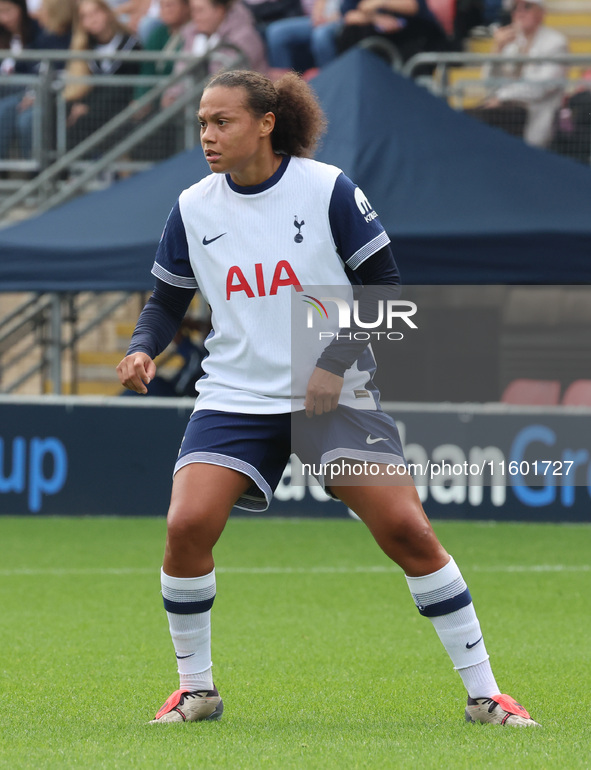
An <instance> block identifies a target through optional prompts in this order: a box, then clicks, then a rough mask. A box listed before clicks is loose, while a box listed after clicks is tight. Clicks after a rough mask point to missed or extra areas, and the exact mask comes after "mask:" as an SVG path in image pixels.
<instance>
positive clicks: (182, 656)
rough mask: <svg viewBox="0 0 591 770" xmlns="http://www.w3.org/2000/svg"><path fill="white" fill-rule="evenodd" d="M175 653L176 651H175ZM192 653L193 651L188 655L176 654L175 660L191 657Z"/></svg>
mask: <svg viewBox="0 0 591 770" xmlns="http://www.w3.org/2000/svg"><path fill="white" fill-rule="evenodd" d="M175 655H176V652H175ZM193 655H195V653H194V652H192V653H190V655H176V657H177V660H184V659H185V658H192V657H193Z"/></svg>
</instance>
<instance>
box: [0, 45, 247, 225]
mask: <svg viewBox="0 0 591 770" xmlns="http://www.w3.org/2000/svg"><path fill="white" fill-rule="evenodd" d="M1 57H2V52H0V58H1ZM15 58H22V59H25V60H29V61H31V60H33V61H38V60H42V61H43V66H42V67H40V72H39V75H38V76H33V75H28V76H21V75H18V76H17V75H11V76H9V77H7V78H5V79H0V95H1V93H2V86H3V85H4V83H3V80H4V81H5V84H6V85H10V87H12V86H13V85H14V86H20V87H21V88H22V89H23V91H24V89H25V88H28V89H32V90H33V91H34V93H35V105H34V107H33V108H32V109H33V151H32V154H31V157H30V158H24V157H19V156H18V147H15V148H14V150H13V156H12V157H10V158H0V171H8V172H10V171H19V172H20V171H25V172H27V171H28V172H33V174H35V176H34V178H33V179H31V180H29V181H27V180H25V182H24V183H23V180H22V179H16V180H14V185H13V187H12V188H10V186H8V191H9V193H10V192H12V191H13V190H14V189H15V188H16V191H15V192H13V194H11V195H10V194H9V195H8V197H7V198H6V199H5V200H4V201H2V203H1V204H0V218H1V217H2V216H5V215H6V214H7V213H8V212H9V211H10V210H11V209H13V208H14V207H15V206H17V205H19V204H23V203H24V202H26V201H28V200H31V201H32V204H33V205H34V206H35V210H36V213H41V212H42V211H45V210H47V209H49V208H51V207H53V206H55V205H58V204H60V203H63V202H64V201H66V200H68V199H69V198H71V197H72V196H73V195H75V194H76V193H77V192H79V191H81V190H85V189H87V186H88V184H89V183H90V182H91V181H92V180H94V179H96V178H97V177H99V176H100V175H101V174H102V173H103V172H104V171H105V170H110V171H115V172H116V171H124V172H125V173H129V172H130V171H135V170H140V169H142V168H146V166H149V165H150V164H151V163H153V162H155V161H156V160H161V159H162V157H161V155H162V153H161V151H160V149H161V148H159V147H155V146H154V147H153V148H152V151H151V148H150V145H149V142H148V140H149V138H150V137H158V132H160V131H162V130H163V129H164V128H165V127H167V126H168V127H170V128H171V129H172V130H173V131H174V128H175V127H176V128H177V129H180V130H178V134H179V135H180V141H179V143H178V144H173V145H172V146H171V147H170V153H169V154H170V155H172V154H174V153H175V152H179V151H181V150H183V149H190V148H192V147H193V146H195V144H196V142H197V134H198V132H197V130H196V121H195V117H194V116H195V105H196V103H198V100H199V96H200V94H201V93H202V91H203V88H204V86H205V84H206V82H207V78H208V74H207V70H208V64H209V62H210V61H211V60H212V59H215V60H216V62H217V63H218V64H219V65H220V66H221V67H222V68H224V69H228V68H239V67H243V66H245V64H246V60H245V57H244V55H243V54H242V52H241V51H239V50H238V49H237V48H236V47H235V46H232V45H228V44H226V43H224V44H223V46H219V47H218V48H215V49H212V51H210V52H208V54H207V55H206V56H204V57H200V58H196V57H195V56H193V55H191V54H186V53H170V52H166V53H164V52H145V51H131V52H125V53H113V54H108V55H106V56H105V57H101V58H108V59H117V60H120V61H122V62H128V61H133V62H138V63H139V62H145V61H152V62H163V61H171V60H172V61H174V62H184V63H185V65H186V66H185V68H184V70H183V71H182V72H177V73H174V72H173V73H172V74H171V75H169V76H158V75H155V76H146V75H134V76H124V75H111V76H104V75H89V76H85V77H72V76H70V75H68V74H67V73H66V72H65V71H63V70H62V71H59V72H56V71H55V70H54V67H53V65H54V64H55V63H56V62H57V63H61V64H62V65H63V62H64V61H67V60H69V59H76V60H78V59H84V60H94V59H96V54H95V53H93V52H89V51H84V52H70V51H43V52H39V51H23V52H22V53H20V54H18V55H16V57H15ZM72 83H76V84H82V85H88V86H91V87H92V88H93V89H97V90H100V89H101V88H102V89H111V91H110V93H114V91H113V89H126V90H127V93H128V94H129V103H128V104H127V106H125V107H124V108H123V109H120V110H118V111H117V112H116V113H115V114H109V115H107V116H105V120H104V121H102V120H101V116H100V115H99V116H95V119H97V130H96V131H93V132H92V133H91V134H90V135H89V136H87V137H85V138H83V139H82V140H81V141H79V142H78V143H77V144H76V145H75V146H70V145H69V143H68V138H67V132H68V127H67V118H66V116H67V110H68V105H67V103H66V101H65V99H64V89H65V88H66V86H67V85H68V84H72ZM179 85H181V86H183V87H182V88H180V89H179V90H180V94H179V95H178V97H177V98H176V99H175V101H173V102H172V104H170V105H168V106H167V107H166V108H164V109H160V100H161V97H162V95H163V94H164V93H165V92H166V91H167V90H168V89H170V88H172V87H175V86H179ZM135 88H147V89H148V90H147V91H146V92H145V93H144V94H142V95H140V96H139V97H138V98H137V99H134V98H133V90H134V89H135ZM146 113H147V115H146ZM52 122H53V129H52ZM140 145H141V146H142V148H143V153H142V158H141V159H139V160H137V159H134V158H133V155H131V156H128V157H124V156H126V154H128V153H132V152H133V150H134V149H135V148H137V147H138V146H140ZM122 157H123V158H124V159H123V160H121V159H122ZM64 178H65V179H64ZM2 187H4V190H5V191H6V189H7V185H6V184H4V185H0V191H1V190H2Z"/></svg>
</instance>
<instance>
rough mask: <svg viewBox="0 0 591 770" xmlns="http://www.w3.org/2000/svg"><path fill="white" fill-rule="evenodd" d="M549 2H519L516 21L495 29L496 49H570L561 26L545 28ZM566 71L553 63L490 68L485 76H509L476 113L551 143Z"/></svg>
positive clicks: (547, 52)
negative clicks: (545, 15)
mask: <svg viewBox="0 0 591 770" xmlns="http://www.w3.org/2000/svg"><path fill="white" fill-rule="evenodd" d="M544 13H545V4H544V0H516V1H515V3H514V5H513V8H512V13H511V23H510V24H508V25H506V26H504V27H499V28H498V29H496V30H495V32H494V51H495V53H500V54H502V55H503V56H506V57H507V58H510V57H511V56H520V55H521V56H524V55H526V56H554V55H560V54H567V53H568V42H567V39H566V38H565V36H564V35H563V34H562V33H561V32H559V31H558V30H555V29H551V28H550V27H546V26H544ZM564 76H565V69H564V67H563V66H562V65H561V64H554V63H552V62H547V63H542V64H512V63H510V62H507V64H497V65H491V66H487V67H486V68H485V71H484V73H483V77H484V78H504V79H507V80H509V81H510V82H507V83H506V84H504V85H501V86H500V87H499V88H497V89H495V91H494V92H493V93H492V94H491V95H490V96H489V97H488V98H487V99H486V101H485V102H484V103H483V104H482V105H481V106H480V107H477V108H476V109H473V110H468V111H467V112H469V113H470V114H471V115H472V116H473V117H476V118H478V119H479V120H482V121H484V122H485V123H488V124H489V125H492V126H496V127H497V128H502V129H504V130H505V131H507V132H508V133H510V134H513V135H514V136H519V137H523V138H524V139H525V141H526V142H528V143H529V144H532V145H534V146H537V147H546V146H547V145H548V144H549V143H550V141H551V139H552V136H553V133H554V125H555V118H556V114H557V111H558V109H559V107H560V103H561V100H562V93H563V86H562V83H561V81H562V80H563V79H564Z"/></svg>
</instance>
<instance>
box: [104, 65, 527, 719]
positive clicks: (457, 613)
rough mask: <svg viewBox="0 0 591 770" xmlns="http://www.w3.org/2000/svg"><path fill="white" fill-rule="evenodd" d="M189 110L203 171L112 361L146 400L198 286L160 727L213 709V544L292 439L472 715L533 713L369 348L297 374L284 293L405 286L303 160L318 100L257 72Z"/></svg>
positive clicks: (380, 240)
mask: <svg viewBox="0 0 591 770" xmlns="http://www.w3.org/2000/svg"><path fill="white" fill-rule="evenodd" d="M198 119H199V123H200V126H201V144H202V147H203V151H204V153H205V157H206V159H207V162H208V163H209V166H210V168H211V170H212V172H213V173H212V174H211V175H209V176H207V177H206V178H205V179H203V180H201V181H200V182H198V183H197V184H195V185H193V186H192V187H191V188H189V189H188V190H185V191H184V192H183V193H182V194H181V196H180V198H179V200H178V202H177V203H176V205H175V206H174V208H173V209H172V211H171V213H170V215H169V217H168V220H167V223H166V227H165V229H164V233H163V236H162V239H161V242H160V245H159V247H158V251H157V254H156V261H155V264H154V267H153V270H152V272H153V274H154V276H155V278H156V285H155V288H154V292H153V295H152V297H151V298H150V299H149V300H148V302H147V304H146V306H145V307H144V309H143V311H142V313H141V315H140V318H139V321H138V324H137V327H136V329H135V331H134V334H133V337H132V341H131V345H130V348H129V351H128V355H127V356H126V357H125V358H124V359H123V361H121V363H120V364H119V366H118V367H117V370H118V374H119V378H120V381H121V383H122V384H123V385H124V386H126V387H127V388H129V389H131V390H134V391H136V392H138V393H145V392H146V390H147V389H146V385H147V384H148V383H149V382H150V380H151V379H152V378H153V377H154V375H155V372H156V366H155V364H154V361H153V359H154V358H155V357H156V356H157V355H158V354H159V353H160V352H161V351H162V350H163V349H164V348H165V347H166V345H167V344H168V343H169V342H170V340H171V339H172V337H173V335H174V333H175V332H176V330H177V328H178V326H179V324H180V322H181V320H182V318H183V315H184V313H185V312H186V310H187V307H188V305H189V303H190V301H191V298H192V297H193V294H194V292H195V290H196V288H197V287H199V289H200V291H201V292H202V294H203V296H204V298H205V300H206V301H207V303H208V304H209V305H210V307H211V310H212V325H213V331H212V333H211V334H210V336H209V337H208V339H207V342H206V346H207V348H208V351H209V356H208V358H207V359H206V360H205V361H204V364H203V368H204V370H205V372H206V374H205V376H204V377H202V378H201V379H200V380H199V381H198V384H197V390H198V393H199V395H198V397H197V400H196V404H195V410H194V412H193V414H192V416H191V418H190V421H189V424H188V427H187V430H186V433H185V436H184V438H183V441H182V444H181V450H180V453H179V456H178V459H177V462H176V466H175V475H174V481H173V487H172V496H171V502H170V508H169V512H168V530H167V540H166V549H165V555H164V564H163V568H162V574H161V580H162V596H163V598H164V606H165V609H166V611H167V613H168V621H169V625H170V632H171V636H172V640H173V644H174V648H175V653H176V657H177V660H178V668H179V674H180V689H178V690H177V691H176V692H174V693H173V694H172V695H171V696H170V697H169V698H168V700H167V701H166V703H165V704H164V705H163V706H162V708H161V709H160V711H158V713H157V714H156V717H155V719H154V720H153V721H154V722H157V723H158V722H181V721H198V720H203V719H219V718H220V716H221V713H222V710H223V704H222V700H221V698H220V696H219V693H218V691H217V690H216V688H215V686H214V683H213V680H212V674H211V638H210V637H211V634H210V612H211V607H212V604H213V601H214V598H215V593H216V588H215V585H216V584H215V570H214V561H213V556H212V549H213V547H214V545H215V543H216V542H217V540H218V538H219V537H220V535H221V533H222V531H223V529H224V526H225V524H226V521H227V519H228V516H229V514H230V511H231V509H232V507H233V506H234V505H237V506H239V507H242V508H247V509H250V510H255V511H256V510H259V511H260V510H264V509H265V508H266V507H267V506H268V504H269V501H270V499H271V497H272V493H273V490H274V488H275V487H276V485H277V484H278V482H279V480H280V478H281V475H282V472H283V470H284V467H285V465H286V463H287V460H288V458H289V455H290V452H291V451H292V450H293V451H295V452H296V454H298V455H299V456H300V458H301V459H302V461H304V462H306V463H310V464H311V465H313V466H315V467H318V466H319V465H323V466H328V468H329V476H330V479H328V478H326V477H325V478H324V482H325V486H326V488H327V491H329V493H330V494H331V495H333V496H334V497H336V498H338V499H340V500H342V501H343V502H344V503H345V504H346V505H347V506H349V508H351V509H352V510H353V511H355V513H357V514H358V515H359V517H360V518H361V519H362V520H363V521H364V522H365V524H366V525H367V526H368V527H369V529H370V531H371V533H372V534H373V536H374V537H375V539H376V541H377V543H378V544H379V545H380V547H381V548H382V549H383V550H384V552H385V553H386V554H387V555H388V556H389V557H390V558H391V559H393V560H394V561H395V562H396V563H397V564H399V565H400V566H401V567H402V569H403V570H404V572H405V574H406V579H407V582H408V585H409V588H410V591H411V594H412V597H413V599H414V601H415V604H416V605H417V607H418V610H419V612H420V613H421V614H422V615H426V616H427V617H429V618H430V619H431V621H432V622H433V625H434V626H435V629H436V631H437V633H438V635H439V637H440V639H441V641H442V642H443V645H444V646H445V649H446V650H447V652H448V653H449V655H450V657H451V659H452V661H453V663H454V666H455V668H456V669H457V670H458V672H459V674H460V676H461V678H462V680H463V682H464V684H465V686H466V689H467V691H468V704H467V706H466V712H465V715H466V719H467V720H468V721H476V722H496V723H500V724H507V725H535V724H537V723H536V722H534V721H533V720H532V719H531V718H530V717H529V714H528V713H527V711H525V709H524V708H523V707H522V706H520V705H519V704H518V703H517V702H516V701H514V700H513V698H511V697H509V696H508V695H500V694H499V688H498V686H497V684H496V682H495V679H494V676H493V673H492V671H491V667H490V664H489V659H488V654H487V652H486V649H485V645H484V641H483V638H482V632H481V630H480V625H479V622H478V619H477V617H476V613H475V611H474V607H473V604H472V599H471V597H470V593H469V591H468V588H467V586H466V583H465V582H464V579H463V578H462V575H461V573H460V571H459V569H458V567H457V566H456V564H455V562H454V560H453V559H452V558H451V557H450V555H449V554H448V553H447V552H446V551H445V550H444V548H443V547H442V546H441V544H440V543H439V542H438V540H437V537H436V536H435V533H434V532H433V530H432V528H431V526H430V524H429V521H428V520H427V517H426V515H425V513H424V511H423V509H422V506H421V503H420V501H419V498H418V495H417V492H416V490H415V487H414V485H413V483H412V479H411V478H410V476H409V475H408V474H406V471H405V467H404V465H405V461H404V457H403V452H402V448H401V445H400V439H399V436H398V431H397V428H396V425H395V424H394V422H393V421H392V420H391V419H390V418H389V417H388V416H387V415H385V414H384V413H383V412H382V411H381V409H380V407H379V400H378V399H379V397H378V395H377V391H376V390H375V388H374V386H373V383H372V372H373V363H374V362H373V356H372V354H371V350H370V349H369V348H368V347H367V343H366V342H361V343H359V342H354V341H348V340H347V339H346V335H342V337H341V338H340V339H337V338H336V337H335V338H333V339H332V341H331V342H330V344H328V345H326V347H325V348H324V349H323V350H322V351H321V352H320V354H319V355H318V357H317V358H316V357H315V358H314V359H313V360H312V361H310V362H309V367H308V369H307V371H305V372H304V375H305V376H304V385H303V387H301V390H300V389H299V388H298V385H297V379H298V376H299V375H301V370H302V368H303V367H302V366H301V365H299V364H298V367H297V368H298V372H296V373H295V375H294V372H293V371H292V369H293V367H292V365H291V360H290V351H291V347H292V346H291V336H290V324H291V319H290V315H289V312H286V307H289V302H290V300H291V302H292V304H294V303H297V302H301V300H302V298H303V297H302V289H303V287H304V286H328V287H343V288H344V289H345V290H347V288H348V289H351V288H352V285H353V284H355V285H362V286H363V288H362V294H365V292H366V291H367V294H366V298H367V299H369V300H371V299H372V298H374V297H375V296H380V294H379V293H380V292H383V291H385V290H386V288H385V287H392V286H395V285H396V284H397V283H398V271H397V268H396V265H395V263H394V259H393V256H392V253H391V251H390V247H389V245H388V244H389V239H388V236H387V235H386V233H385V231H384V230H383V228H382V226H381V224H380V222H379V219H378V218H377V215H376V214H375V212H374V211H373V210H372V208H371V206H370V204H369V202H368V201H367V198H366V197H365V196H364V195H363V193H362V192H361V191H360V190H359V188H357V187H356V186H355V185H354V184H353V183H352V182H351V181H350V180H349V179H348V178H347V177H346V176H345V175H344V174H343V173H342V172H341V171H340V169H338V168H335V167H334V166H328V165H325V164H323V163H318V162H316V161H313V160H311V159H309V155H310V154H311V153H312V150H313V149H314V146H315V144H316V141H317V139H318V138H319V136H320V134H321V132H322V130H323V128H324V118H323V115H322V112H321V110H320V107H319V105H318V104H317V102H316V100H315V97H314V96H313V94H312V92H311V90H310V89H309V87H308V86H307V85H306V84H305V83H304V82H303V81H301V80H300V79H299V78H298V77H297V76H296V75H294V74H289V75H286V76H284V77H283V78H282V79H281V80H279V81H278V82H277V83H276V84H273V83H272V82H271V81H270V80H268V79H267V78H266V77H265V76H263V75H261V74H259V73H255V72H245V71H234V72H226V73H222V74H220V75H217V76H216V77H214V78H213V79H212V80H211V81H210V83H209V85H208V86H207V88H206V90H205V92H204V94H203V97H202V99H201V104H200V107H199V113H198ZM376 292H377V293H376ZM312 299H314V297H312ZM369 304H371V302H370V303H369ZM374 307H375V305H374ZM360 316H361V318H362V317H363V310H360ZM374 316H375V311H374ZM315 356H316V354H315ZM300 363H301V362H300ZM294 383H295V385H294ZM304 428H307V429H304ZM347 460H348V461H351V460H353V461H361V460H366V461H372V462H373V463H375V464H376V467H379V468H380V469H382V470H383V471H384V473H387V472H388V471H387V469H388V468H392V467H396V468H397V469H398V471H399V476H398V478H399V479H402V481H403V483H397V484H389V485H379V484H378V485H376V484H375V483H374V481H373V480H372V479H371V478H370V477H369V476H368V477H367V478H356V479H351V478H348V476H347V471H346V465H345V464H343V467H342V468H341V474H340V475H338V474H337V473H335V474H334V475H333V473H332V470H333V468H334V467H337V466H338V462H339V461H341V462H343V461H347ZM331 464H332V465H331ZM352 482H354V483H352Z"/></svg>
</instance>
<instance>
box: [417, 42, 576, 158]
mask: <svg viewBox="0 0 591 770" xmlns="http://www.w3.org/2000/svg"><path fill="white" fill-rule="evenodd" d="M425 69H427V70H428V71H429V70H430V71H431V74H430V75H424V74H420V73H423V72H424V71H425ZM403 74H405V75H406V76H408V77H413V78H415V77H416V78H417V80H418V82H420V83H421V84H423V85H425V86H426V87H427V88H429V90H430V91H431V92H432V93H433V94H435V95H437V96H439V97H441V98H443V99H446V100H447V102H448V103H449V104H450V106H451V107H453V108H454V109H457V110H462V111H465V112H468V113H470V114H471V115H472V116H473V117H475V118H478V119H479V120H482V121H483V122H486V123H488V124H489V125H492V126H495V127H496V128H499V129H502V130H504V131H506V132H508V133H510V134H512V135H514V136H519V137H522V138H523V139H524V140H525V141H527V142H528V143H529V144H531V145H534V146H538V147H543V148H545V149H549V150H551V151H553V152H557V153H559V154H562V155H565V156H568V157H570V158H572V159H574V160H577V161H580V162H582V163H585V164H588V165H589V164H591V55H572V54H568V55H567V54H565V55H561V56H552V57H532V56H515V57H508V56H503V55H502V54H469V53H447V54H427V53H425V54H418V55H417V56H414V57H413V58H412V59H410V60H409V61H408V62H407V63H406V64H405V66H404V68H403Z"/></svg>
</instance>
